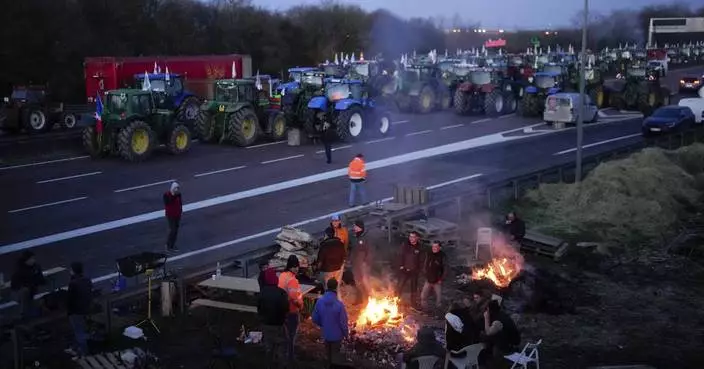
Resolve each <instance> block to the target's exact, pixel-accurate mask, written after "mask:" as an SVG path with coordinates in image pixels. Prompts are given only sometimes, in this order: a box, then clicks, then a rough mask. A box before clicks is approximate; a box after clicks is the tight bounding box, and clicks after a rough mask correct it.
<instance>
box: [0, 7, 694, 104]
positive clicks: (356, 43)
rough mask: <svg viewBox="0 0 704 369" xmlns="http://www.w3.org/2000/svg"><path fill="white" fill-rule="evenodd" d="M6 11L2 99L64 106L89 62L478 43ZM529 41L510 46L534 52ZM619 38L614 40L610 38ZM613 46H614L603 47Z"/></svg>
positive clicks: (192, 15)
mask: <svg viewBox="0 0 704 369" xmlns="http://www.w3.org/2000/svg"><path fill="white" fill-rule="evenodd" d="M4 4H5V5H3V6H1V7H0V8H2V9H3V11H2V12H0V24H2V25H3V31H2V32H0V44H1V45H2V47H1V48H0V66H2V67H1V68H0V93H2V95H3V96H4V95H6V94H7V93H8V92H9V91H10V90H11V86H12V85H16V84H27V83H35V84H48V85H49V86H51V90H52V91H53V92H54V93H55V94H57V95H58V97H59V98H61V99H63V100H66V101H82V100H83V98H84V96H83V93H84V92H83V91H84V89H83V78H84V76H83V60H84V58H85V57H87V56H139V55H145V56H146V55H196V54H228V53H242V54H249V55H251V56H252V58H253V63H254V68H255V70H256V69H258V70H259V71H261V72H262V73H271V74H277V75H278V74H279V73H281V71H282V70H285V69H286V68H288V67H290V66H297V65H298V66H305V65H314V64H317V63H319V62H321V61H324V60H326V59H332V58H333V55H334V53H335V52H348V53H349V52H355V53H359V51H364V53H365V56H367V57H371V56H374V55H376V54H379V53H383V54H384V55H388V56H398V55H399V54H400V53H402V52H409V51H411V50H417V51H418V52H419V53H420V52H427V51H428V50H431V49H437V50H438V51H441V50H443V49H445V48H450V49H451V50H452V51H454V49H455V48H457V47H461V48H469V47H471V46H475V45H478V44H480V43H481V40H480V41H479V42H475V41H476V40H472V39H471V38H467V39H465V40H462V39H460V40H456V39H453V38H452V37H450V36H452V35H448V34H446V33H445V30H444V29H443V27H439V26H438V24H436V22H434V21H433V20H431V19H419V18H414V19H402V18H399V17H397V16H395V15H393V14H391V13H389V12H388V11H385V10H377V11H374V12H367V11H364V10H362V9H361V8H360V7H357V6H351V5H343V4H341V3H336V2H328V1H324V2H322V3H321V4H319V5H314V6H309V5H306V6H297V7H294V8H292V9H289V10H286V11H285V12H281V11H269V10H266V9H262V8H260V7H258V6H256V5H254V4H253V3H252V2H250V1H249V0H210V1H198V0H120V1H113V0H22V1H10V0H8V1H4ZM684 11H686V12H687V13H686V14H684V13H681V12H684ZM666 12H669V13H666ZM672 12H678V14H680V15H689V14H691V13H692V11H691V10H689V9H686V8H685V7H681V6H679V7H678V6H670V7H660V8H657V7H650V8H645V9H643V10H641V11H640V12H635V13H633V14H631V13H629V14H631V15H632V16H634V17H635V18H633V19H635V20H636V21H637V22H640V23H639V25H640V28H641V29H643V27H642V26H643V19H645V18H643V17H647V16H649V15H650V14H654V13H656V14H658V16H661V15H663V14H665V13H666V14H667V15H669V14H671V13H672ZM699 13H702V11H701V10H700V11H699ZM615 16H617V15H610V16H606V17H602V18H600V19H599V21H600V22H606V21H607V20H609V19H611V21H612V23H614V26H613V27H621V23H618V22H614V21H613V17H615ZM609 17H612V18H609ZM646 27H647V25H646ZM627 31H628V30H627V29H624V30H623V32H627ZM520 34H522V33H517V35H520ZM529 35H530V33H525V35H524V36H525V37H528V38H527V39H526V40H522V39H520V38H519V39H516V40H515V41H513V43H515V44H522V43H526V44H527V40H528V39H530V36H529ZM618 35H620V34H619V33H618V32H612V33H611V34H606V35H603V38H604V39H607V38H615V37H617V36H618ZM470 36H471V35H470ZM557 36H559V37H565V39H568V38H569V42H565V43H570V42H571V43H572V44H574V45H577V44H578V43H579V37H575V35H574V32H573V33H570V32H568V30H565V32H564V36H563V35H562V32H560V33H559V34H558V35H557ZM525 37H524V38H525ZM600 37H601V36H600ZM629 37H631V35H630V34H629ZM641 37H642V36H641ZM572 38H574V39H572ZM600 40H601V39H600ZM599 42H602V41H599ZM609 42H611V43H613V42H616V41H614V40H606V41H605V43H609Z"/></svg>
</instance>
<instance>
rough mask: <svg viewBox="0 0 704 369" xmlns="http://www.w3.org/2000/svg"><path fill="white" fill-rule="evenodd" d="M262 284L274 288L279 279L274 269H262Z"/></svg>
mask: <svg viewBox="0 0 704 369" xmlns="http://www.w3.org/2000/svg"><path fill="white" fill-rule="evenodd" d="M264 284H266V285H267V286H276V285H278V284H279V277H278V276H277V275H276V270H275V269H274V268H267V269H264Z"/></svg>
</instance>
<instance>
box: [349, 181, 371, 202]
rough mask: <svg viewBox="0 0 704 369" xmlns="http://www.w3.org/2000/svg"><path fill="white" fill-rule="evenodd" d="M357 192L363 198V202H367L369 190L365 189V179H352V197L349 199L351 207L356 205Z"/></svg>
mask: <svg viewBox="0 0 704 369" xmlns="http://www.w3.org/2000/svg"><path fill="white" fill-rule="evenodd" d="M357 193H359V198H360V199H361V200H362V204H366V203H367V192H366V191H365V190H364V181H361V182H352V181H350V199H349V205H350V207H352V206H355V205H356V201H355V200H356V197H357Z"/></svg>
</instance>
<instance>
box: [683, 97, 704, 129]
mask: <svg viewBox="0 0 704 369" xmlns="http://www.w3.org/2000/svg"><path fill="white" fill-rule="evenodd" d="M677 105H679V106H686V107H688V108H690V109H692V112H693V113H694V123H696V124H701V123H702V120H704V98H701V97H688V98H686V99H682V100H680V102H679V104H677Z"/></svg>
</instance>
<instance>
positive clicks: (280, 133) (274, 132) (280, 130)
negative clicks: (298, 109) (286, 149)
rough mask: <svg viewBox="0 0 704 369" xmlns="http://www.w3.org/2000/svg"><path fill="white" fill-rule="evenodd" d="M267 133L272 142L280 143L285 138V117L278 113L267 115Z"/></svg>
mask: <svg viewBox="0 0 704 369" xmlns="http://www.w3.org/2000/svg"><path fill="white" fill-rule="evenodd" d="M268 119H269V122H268V125H269V126H268V131H269V138H270V139H272V140H274V141H281V140H283V139H285V138H286V131H287V128H288V127H287V124H286V116H285V115H284V113H282V112H280V111H275V112H272V113H270V114H269V117H268Z"/></svg>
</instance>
